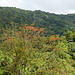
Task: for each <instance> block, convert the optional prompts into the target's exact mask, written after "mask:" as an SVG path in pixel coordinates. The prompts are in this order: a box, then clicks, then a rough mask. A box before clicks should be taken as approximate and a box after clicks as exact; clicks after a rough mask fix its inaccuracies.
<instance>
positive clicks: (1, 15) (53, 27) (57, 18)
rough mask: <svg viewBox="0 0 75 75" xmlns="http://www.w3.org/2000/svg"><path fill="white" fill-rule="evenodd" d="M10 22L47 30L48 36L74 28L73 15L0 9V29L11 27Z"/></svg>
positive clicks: (74, 17) (10, 8)
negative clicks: (33, 25)
mask: <svg viewBox="0 0 75 75" xmlns="http://www.w3.org/2000/svg"><path fill="white" fill-rule="evenodd" d="M11 22H14V23H18V25H20V26H21V25H22V24H35V26H36V27H44V28H47V30H48V34H62V33H63V32H65V31H67V30H73V29H74V27H75V14H68V15H57V14H52V13H48V12H44V11H40V10H35V11H28V10H22V9H18V8H13V7H0V28H2V27H5V26H11V24H10V23H11Z"/></svg>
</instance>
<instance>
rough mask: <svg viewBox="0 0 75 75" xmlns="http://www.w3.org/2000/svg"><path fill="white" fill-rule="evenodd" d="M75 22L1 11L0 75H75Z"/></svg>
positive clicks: (69, 17) (70, 17)
mask: <svg viewBox="0 0 75 75" xmlns="http://www.w3.org/2000/svg"><path fill="white" fill-rule="evenodd" d="M74 18H75V17H74V14H68V15H56V14H51V13H48V12H43V11H40V10H37V11H28V10H21V9H17V8H9V7H0V75H75V28H74V27H75V24H74V23H75V21H74ZM52 34H54V35H52Z"/></svg>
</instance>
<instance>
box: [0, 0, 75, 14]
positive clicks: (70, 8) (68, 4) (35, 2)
mask: <svg viewBox="0 0 75 75" xmlns="http://www.w3.org/2000/svg"><path fill="white" fill-rule="evenodd" d="M0 6H3V7H16V8H21V9H25V10H42V11H46V12H50V13H56V14H67V13H75V0H0Z"/></svg>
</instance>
